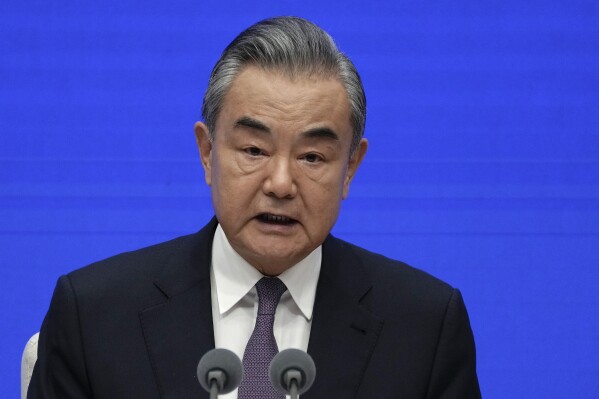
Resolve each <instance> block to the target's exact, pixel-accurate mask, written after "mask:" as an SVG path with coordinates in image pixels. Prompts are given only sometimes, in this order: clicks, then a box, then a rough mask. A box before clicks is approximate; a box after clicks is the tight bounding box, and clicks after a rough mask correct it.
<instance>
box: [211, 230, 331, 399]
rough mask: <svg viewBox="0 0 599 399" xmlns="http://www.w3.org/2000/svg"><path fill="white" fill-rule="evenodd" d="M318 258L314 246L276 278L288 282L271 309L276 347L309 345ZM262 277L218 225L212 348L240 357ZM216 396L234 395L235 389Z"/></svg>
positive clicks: (232, 398) (303, 347)
mask: <svg viewBox="0 0 599 399" xmlns="http://www.w3.org/2000/svg"><path fill="white" fill-rule="evenodd" d="M321 260H322V246H319V247H318V248H316V249H315V250H314V251H312V253H310V254H309V255H308V256H307V257H305V258H304V259H303V260H301V261H300V262H299V263H297V264H296V265H294V266H292V267H291V268H289V269H287V270H286V271H285V272H283V273H282V274H281V275H279V276H278V277H279V278H280V279H281V281H283V283H285V285H286V286H287V291H285V293H283V296H282V297H281V300H280V301H279V306H278V307H277V310H276V312H275V324H274V335H275V340H276V341H277V346H278V348H279V351H281V350H283V349H287V348H297V349H301V350H303V351H306V350H307V349H308V340H309V339H310V327H311V325H312V309H313V307H314V297H315V296H316V284H317V283H318V276H319V274H320V263H321ZM262 277H264V276H263V275H262V274H261V273H260V272H259V271H258V270H256V269H255V268H254V267H253V266H252V265H250V264H249V263H248V262H246V261H245V260H244V259H243V258H242V257H241V256H240V255H239V254H238V253H237V252H235V250H234V249H233V247H232V246H231V244H230V243H229V240H228V239H227V237H226V235H225V233H224V231H223V229H222V228H221V226H220V224H219V225H218V227H217V228H216V232H215V233H214V241H213V243H212V267H211V272H210V287H211V291H212V321H213V326H214V341H215V346H216V347H217V348H226V349H229V350H231V351H233V352H235V354H237V356H239V358H240V359H243V353H244V351H245V346H246V344H247V342H248V341H249V339H250V336H251V335H252V331H253V330H254V324H255V323H256V314H257V313H258V295H257V292H256V288H255V287H254V285H256V283H257V282H258V280H260V279H261V278H262ZM219 398H222V399H236V398H237V390H235V391H233V392H231V393H229V394H227V395H220V396H219Z"/></svg>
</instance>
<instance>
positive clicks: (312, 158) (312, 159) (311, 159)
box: [303, 153, 324, 163]
mask: <svg viewBox="0 0 599 399" xmlns="http://www.w3.org/2000/svg"><path fill="white" fill-rule="evenodd" d="M303 159H304V161H306V162H307V163H318V162H322V161H324V158H323V157H322V156H320V155H318V154H315V153H309V154H306V155H304V157H303Z"/></svg>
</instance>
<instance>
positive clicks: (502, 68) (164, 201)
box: [0, 0, 599, 399]
mask: <svg viewBox="0 0 599 399" xmlns="http://www.w3.org/2000/svg"><path fill="white" fill-rule="evenodd" d="M282 14H286V15H299V16H303V17H306V18H309V19H311V20H313V21H315V22H316V23H318V24H320V25H321V26H322V27H323V28H325V29H327V30H328V31H329V32H330V33H331V34H332V35H333V37H335V38H336V40H337V42H338V44H339V46H340V47H341V49H342V50H344V51H345V52H346V53H347V54H348V55H349V56H350V57H351V58H352V59H353V60H354V61H355V63H356V65H357V67H358V69H359V71H360V72H361V74H362V77H363V80H364V84H365V87H366V91H367V96H368V121H367V129H366V136H367V137H368V139H369V140H370V150H369V153H368V154H367V157H366V160H365V163H364V164H363V167H362V169H361V170H360V171H359V173H358V175H357V178H356V180H355V182H354V184H353V186H352V190H351V193H350V198H349V199H348V200H347V201H346V202H345V203H344V205H343V210H342V213H341V217H340V220H339V222H338V224H337V226H336V228H335V233H336V234H337V235H338V236H340V237H342V238H345V239H347V240H350V241H352V242H355V243H357V244H359V245H362V246H365V247H367V248H369V249H371V250H374V251H378V252H381V253H383V254H386V255H388V256H391V257H394V258H398V259H401V260H404V261H406V262H408V263H410V264H412V265H414V266H417V267H419V268H422V269H424V270H426V271H428V272H430V273H432V274H434V275H437V276H438V277H440V278H442V279H444V280H446V281H448V282H449V283H451V284H453V285H454V286H457V287H459V288H460V289H461V290H462V291H463V294H464V297H465V300H466V303H467V305H468V308H469V311H470V317H471V321H472V325H473V329H474V332H475V336H476V341H477V349H478V360H479V366H478V370H479V376H480V382H481V387H482V391H483V396H484V397H485V398H527V399H529V398H589V399H590V398H597V397H599V377H598V376H599V361H598V359H599V321H598V317H597V316H599V284H598V280H599V272H598V270H597V267H598V266H599V250H598V248H599V201H598V200H599V2H597V1H596V0H588V1H583V0H563V1H549V0H544V1H522V0H502V1H474V0H473V1H441V0H434V1H433V0H428V1H420V2H402V1H395V0H386V1H378V2H376V1H371V2H366V1H358V0H352V1H347V0H345V1H329V2H326V1H315V0H308V1H307V0H304V1H292V0H269V1H263V2H260V3H253V2H247V1H246V2H242V1H191V0H186V1H177V2H166V1H102V2H66V1H51V2H48V1H33V0H26V1H20V2H13V1H10V0H9V1H2V2H1V3H0V134H1V141H0V247H1V251H0V267H1V269H0V277H1V278H0V281H1V284H2V289H1V290H0V300H1V302H2V306H1V307H0V312H1V313H0V324H1V326H2V327H1V329H2V338H1V340H0V353H1V354H2V356H1V357H0V375H1V376H2V377H1V380H2V386H1V387H0V391H1V392H3V395H2V396H3V397H7V398H9V397H17V396H18V391H19V388H18V387H19V367H20V356H21V351H22V349H23V345H24V344H25V342H26V341H27V339H28V338H29V336H30V335H32V334H33V333H35V332H36V331H37V330H38V329H39V327H40V324H41V322H42V319H43V316H44V314H45V312H46V310H47V307H48V304H49V299H50V296H51V293H52V290H53V288H54V284H55V282H56V279H57V277H58V276H59V275H60V274H63V273H66V272H68V271H70V270H72V269H74V268H78V267H81V266H83V265H85V264H88V263H90V262H92V261H95V260H99V259H101V258H104V257H107V256H109V255H112V254H115V253H117V252H121V251H125V250H130V249H135V248H138V247H141V246H145V245H149V244H152V243H156V242H159V241H162V240H165V239H168V238H172V237H174V236H177V235H181V234H187V233H191V232H194V231H196V230H198V229H199V228H200V227H201V226H202V225H203V224H204V223H205V222H206V221H208V220H209V218H210V217H211V215H212V210H211V205H210V200H209V191H208V189H207V187H205V185H204V183H203V173H202V170H201V166H200V163H199V160H198V156H197V150H196V147H195V142H194V137H193V131H192V126H193V123H194V121H196V120H197V119H198V118H199V115H200V112H199V109H200V105H201V99H202V96H203V92H204V90H205V85H206V82H207V79H208V75H209V71H210V69H211V67H212V66H213V64H214V62H215V61H216V59H217V58H218V56H219V54H220V52H221V51H222V49H223V48H224V47H225V45H226V44H227V43H228V42H229V41H230V40H231V39H233V37H234V36H235V35H236V34H237V33H239V32H240V31H241V30H242V29H243V28H245V27H247V26H248V25H250V24H251V23H253V22H256V21H258V20H260V19H263V18H265V17H268V16H273V15H282ZM4 395H6V396H4Z"/></svg>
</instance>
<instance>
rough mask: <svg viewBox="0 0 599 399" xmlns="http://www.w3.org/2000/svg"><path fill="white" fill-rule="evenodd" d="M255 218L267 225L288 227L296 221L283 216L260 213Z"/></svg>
mask: <svg viewBox="0 0 599 399" xmlns="http://www.w3.org/2000/svg"><path fill="white" fill-rule="evenodd" d="M256 218H257V219H258V220H259V221H261V222H263V223H268V224H280V225H290V224H294V223H297V220H295V219H292V218H290V217H287V216H283V215H273V214H272V213H261V214H259V215H258V216H256Z"/></svg>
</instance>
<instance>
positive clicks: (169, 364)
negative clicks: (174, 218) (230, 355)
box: [139, 219, 216, 399]
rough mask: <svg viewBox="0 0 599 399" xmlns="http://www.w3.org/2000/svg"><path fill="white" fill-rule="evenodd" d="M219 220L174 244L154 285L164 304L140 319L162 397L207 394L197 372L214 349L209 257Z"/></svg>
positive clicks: (144, 314)
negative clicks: (201, 359) (185, 241)
mask: <svg viewBox="0 0 599 399" xmlns="http://www.w3.org/2000/svg"><path fill="white" fill-rule="evenodd" d="M215 228H216V221H215V219H213V220H212V222H211V223H209V224H208V225H207V226H206V227H205V228H204V229H202V230H201V231H200V232H199V233H198V234H197V235H196V236H194V237H193V238H192V239H191V240H190V241H191V242H189V243H187V244H185V245H182V246H181V248H175V249H174V250H173V255H172V256H171V260H170V262H169V264H168V265H166V267H165V268H164V269H163V271H162V274H161V275H160V276H158V277H157V278H156V279H155V282H154V285H155V286H156V289H157V290H160V291H161V292H162V294H163V295H164V302H162V303H159V304H156V305H155V306H152V307H149V308H147V309H144V310H142V311H141V312H140V314H139V317H140V320H141V324H142V329H143V334H144V339H145V341H146V347H147V350H148V355H149V359H150V362H151V364H152V369H153V371H154V376H155V378H156V383H157V385H158V390H159V392H160V395H161V397H162V398H165V399H166V398H201V397H206V398H207V397H208V395H207V393H206V392H204V391H203V390H202V388H201V387H200V385H199V382H198V380H197V377H196V375H195V370H196V367H197V364H198V362H199V360H200V358H201V356H202V355H203V354H204V353H205V352H207V351H208V350H210V349H212V348H214V332H213V326H212V308H211V296H210V259H211V253H212V250H211V248H212V237H213V236H214V229H215Z"/></svg>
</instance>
